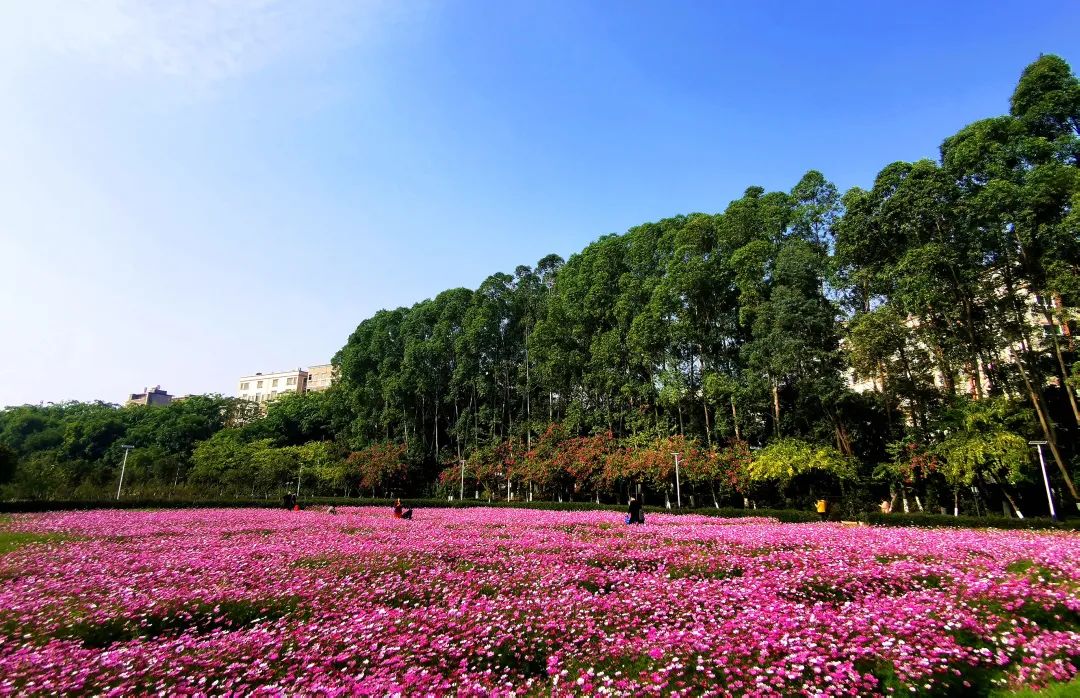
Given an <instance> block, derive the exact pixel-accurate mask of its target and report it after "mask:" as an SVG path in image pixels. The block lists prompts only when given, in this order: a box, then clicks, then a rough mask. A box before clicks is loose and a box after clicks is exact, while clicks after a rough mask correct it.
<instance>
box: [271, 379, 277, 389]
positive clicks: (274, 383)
mask: <svg viewBox="0 0 1080 698" xmlns="http://www.w3.org/2000/svg"><path fill="white" fill-rule="evenodd" d="M277 382H278V379H277V378H275V379H274V382H273V383H272V384H271V387H274V388H276V387H277Z"/></svg>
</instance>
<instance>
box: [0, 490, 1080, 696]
mask: <svg viewBox="0 0 1080 698" xmlns="http://www.w3.org/2000/svg"><path fill="white" fill-rule="evenodd" d="M0 532H2V533H4V534H6V535H7V536H8V539H9V540H14V541H15V543H14V544H12V545H9V548H10V549H8V551H7V552H4V549H3V548H0V694H11V693H84V692H93V693H110V692H111V693H114V694H117V695H119V694H131V693H147V692H158V691H164V692H167V693H208V694H224V693H230V692H235V693H243V694H248V693H265V694H278V693H285V692H287V693H297V692H299V693H320V694H322V693H326V694H343V693H348V694H352V693H362V694H376V695H385V694H392V693H401V694H405V695H414V694H419V693H435V694H442V693H464V694H485V695H486V694H510V693H516V694H522V693H527V694H533V695H550V694H552V693H554V694H557V695H559V694H578V693H586V694H592V693H602V694H619V695H638V694H643V693H648V694H665V695H666V694H670V693H672V692H679V693H685V694H695V695H696V694H702V693H707V694H718V695H743V694H757V695H777V694H784V695H792V694H802V693H811V694H826V695H866V694H889V693H891V692H897V693H904V694H910V693H912V692H914V693H916V694H920V695H923V694H932V693H936V694H941V695H956V694H980V693H986V692H987V691H989V690H990V689H991V688H993V687H996V686H1004V685H1009V686H1020V685H1034V686H1038V685H1042V684H1044V683H1046V682H1047V681H1051V680H1068V679H1070V678H1071V677H1072V676H1074V675H1075V673H1076V671H1077V666H1078V665H1080V536H1077V535H1076V534H1068V533H1038V534H1037V533H1030V532H997V531H947V530H921V529H874V528H850V527H844V526H841V525H838V524H801V525H795V524H778V523H772V522H769V521H762V520H760V519H757V520H750V519H742V520H731V519H728V520H723V519H713V518H707V517H697V516H651V517H649V520H648V523H647V524H646V525H645V526H634V527H628V526H625V525H623V524H622V520H621V517H620V516H619V515H618V514H613V513H611V512H589V513H580V512H540V511H529V510H520V509H518V510H512V509H472V510H463V509H458V510H449V509H448V510H418V511H417V512H416V519H415V520H413V521H403V520H397V519H393V518H391V517H390V516H389V512H388V511H386V510H382V509H378V510H376V509H364V508H356V509H344V510H341V511H339V512H338V514H337V515H336V516H333V515H330V514H327V513H324V512H318V511H303V512H288V511H283V510H181V511H162V512H138V511H125V512H114V511H95V512H78V513H63V514H43V515H21V516H14V517H9V518H7V519H4V520H3V521H2V522H0Z"/></svg>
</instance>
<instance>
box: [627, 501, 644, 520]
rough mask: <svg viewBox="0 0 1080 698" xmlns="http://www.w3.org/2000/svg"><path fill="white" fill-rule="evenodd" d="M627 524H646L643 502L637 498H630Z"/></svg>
mask: <svg viewBox="0 0 1080 698" xmlns="http://www.w3.org/2000/svg"><path fill="white" fill-rule="evenodd" d="M626 523H627V525H630V524H643V523H645V516H644V514H642V513H641V500H639V499H638V498H637V497H631V498H630V506H628V507H627V508H626Z"/></svg>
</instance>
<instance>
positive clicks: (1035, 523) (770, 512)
mask: <svg viewBox="0 0 1080 698" xmlns="http://www.w3.org/2000/svg"><path fill="white" fill-rule="evenodd" d="M404 502H405V504H406V505H407V506H409V507H411V508H413V509H471V508H475V507H493V508H511V509H534V510H537V511H597V510H600V511H611V512H620V513H621V512H625V511H626V505H625V504H597V503H596V502H499V501H492V502H488V501H486V500H483V499H457V500H453V501H448V500H445V499H405V500H404ZM393 503H394V500H392V499H361V498H356V497H351V498H345V497H310V498H307V499H302V500H301V501H300V505H301V506H302V507H318V506H331V505H333V506H353V507H356V506H362V507H386V508H387V509H389V508H390V507H392V506H393ZM281 506H282V503H281V500H274V499H205V500H170V499H161V500H157V499H143V500H120V501H117V500H100V501H88V500H83V501H79V500H33V501H31V500H24V501H8V502H0V513H7V514H15V513H33V512H45V511H86V510H89V509H225V508H241V507H246V508H259V509H278V508H281ZM644 511H645V513H646V514H665V513H667V514H698V515H701V516H715V517H719V518H726V519H737V518H747V517H758V518H770V519H776V520H777V521H781V522H784V523H810V522H814V521H817V520H818V518H819V517H818V515H817V514H816V513H814V512H812V511H804V510H799V509H737V508H734V507H723V508H720V509H716V508H712V507H699V508H696V509H688V508H683V509H667V508H665V507H658V506H646V507H644ZM859 520H860V521H861V522H862V523H866V524H870V525H871V526H890V527H892V526H898V527H905V526H922V527H932V528H1001V529H1019V530H1033V529H1055V530H1069V531H1077V530H1080V520H1076V519H1073V520H1069V521H1056V522H1055V521H1051V520H1050V519H1046V518H1031V519H1009V518H1005V517H1001V516H987V517H977V516H948V515H944V516H943V515H940V514H897V513H892V514H879V513H869V514H864V515H862V516H861V517H859Z"/></svg>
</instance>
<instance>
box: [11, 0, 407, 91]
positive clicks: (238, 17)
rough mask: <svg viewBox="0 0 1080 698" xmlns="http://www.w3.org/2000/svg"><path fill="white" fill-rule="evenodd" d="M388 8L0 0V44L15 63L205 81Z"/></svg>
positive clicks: (308, 47) (348, 34) (361, 28)
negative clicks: (42, 61) (69, 63)
mask: <svg viewBox="0 0 1080 698" xmlns="http://www.w3.org/2000/svg"><path fill="white" fill-rule="evenodd" d="M391 9H392V8H391V6H390V5H389V3H387V2H384V0H306V1H305V0H194V1H183V0H22V1H21V2H20V1H19V0H13V1H12V2H10V3H4V4H3V7H0V44H3V45H4V46H6V50H3V49H0V50H2V51H3V52H4V53H7V54H8V55H7V56H6V57H5V58H7V59H9V63H8V64H9V67H10V66H16V69H19V67H20V66H21V69H22V70H24V71H25V70H28V69H29V70H33V68H34V63H35V59H36V58H41V57H42V54H43V52H44V53H47V54H52V55H53V56H55V57H57V58H61V59H64V58H66V59H73V60H78V61H79V62H80V63H83V64H92V65H94V66H97V67H100V68H103V69H108V70H112V71H121V72H123V73H127V74H131V75H133V76H141V77H164V78H175V79H178V80H184V81H194V82H200V83H213V82H218V81H222V80H227V79H230V78H235V77H242V76H244V75H247V74H250V73H253V72H256V71H259V70H260V69H262V68H264V67H266V66H267V65H269V64H271V63H274V62H275V61H278V60H281V59H283V58H294V57H296V56H298V55H303V54H309V55H317V54H318V53H320V52H324V51H326V50H328V49H329V50H332V49H333V48H335V47H339V46H341V45H342V44H348V43H351V42H354V41H358V40H360V39H362V38H363V37H364V36H365V35H368V33H369V32H370V30H371V29H372V28H373V27H374V26H375V25H376V24H377V22H378V21H379V20H380V19H383V15H384V14H386V13H387V11H389V10H391ZM0 57H3V54H2V53H0Z"/></svg>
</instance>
